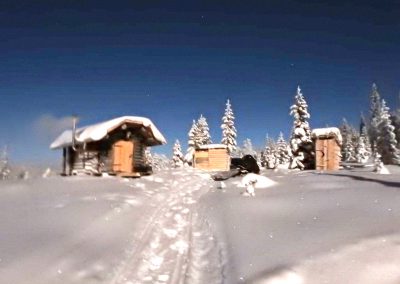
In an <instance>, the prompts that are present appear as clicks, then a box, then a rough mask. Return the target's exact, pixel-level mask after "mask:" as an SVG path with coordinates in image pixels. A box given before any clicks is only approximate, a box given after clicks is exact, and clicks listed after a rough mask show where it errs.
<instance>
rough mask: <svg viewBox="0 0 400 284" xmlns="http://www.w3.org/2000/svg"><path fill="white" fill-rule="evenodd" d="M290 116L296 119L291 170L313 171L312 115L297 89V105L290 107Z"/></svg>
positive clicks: (291, 145) (291, 146) (293, 131)
mask: <svg viewBox="0 0 400 284" xmlns="http://www.w3.org/2000/svg"><path fill="white" fill-rule="evenodd" d="M290 114H291V115H292V116H293V118H294V122H293V130H292V136H291V138H290V148H291V152H292V157H291V162H290V168H292V169H294V168H299V169H301V170H303V169H312V168H314V163H315V162H314V156H315V154H314V150H313V149H314V145H313V141H312V139H311V130H310V126H309V124H308V119H309V118H310V114H309V113H308V105H307V102H306V100H305V99H304V97H303V94H302V93H301V90H300V87H297V93H296V96H295V104H294V105H292V106H291V107H290Z"/></svg>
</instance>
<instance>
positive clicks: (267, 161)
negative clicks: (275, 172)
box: [261, 134, 278, 169]
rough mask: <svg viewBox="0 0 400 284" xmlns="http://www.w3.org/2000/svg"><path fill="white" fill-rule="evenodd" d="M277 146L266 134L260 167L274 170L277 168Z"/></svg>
mask: <svg viewBox="0 0 400 284" xmlns="http://www.w3.org/2000/svg"><path fill="white" fill-rule="evenodd" d="M276 148H277V145H276V143H275V141H274V139H272V138H270V137H269V136H268V134H267V136H266V137H265V147H264V150H263V152H262V159H261V165H262V166H263V167H265V168H267V169H275V168H276V167H277V166H278V159H277V149H276Z"/></svg>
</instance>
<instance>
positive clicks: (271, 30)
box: [0, 0, 400, 161]
mask: <svg viewBox="0 0 400 284" xmlns="http://www.w3.org/2000/svg"><path fill="white" fill-rule="evenodd" d="M7 2H9V3H7ZM144 2H146V3H147V2H148V3H151V4H143V3H144ZM216 2H218V4H217V3H216ZM396 3H399V2H398V1H384V0H383V1H369V0H363V1H312V0H311V1H288V0H279V1H254V2H253V1H180V2H174V1H101V0H96V1H62V0H58V1H18V0H15V1H1V2H0V96H1V101H0V133H1V134H0V145H4V144H8V145H9V149H10V159H11V160H15V161H32V160H34V161H47V160H56V159H59V157H60V155H61V154H60V153H59V151H56V152H54V151H50V150H49V149H48V145H49V143H50V142H51V140H52V139H53V138H55V136H56V135H57V134H59V132H60V131H61V130H62V128H65V127H67V126H68V125H69V120H67V119H66V117H68V116H70V115H72V114H76V115H78V116H79V117H80V125H81V126H83V125H86V124H92V123H96V122H99V121H102V120H107V119H111V118H114V117H117V116H121V115H138V116H146V117H149V118H151V119H152V120H153V122H154V123H155V124H156V125H157V127H158V128H159V129H160V131H161V132H162V133H163V134H164V135H165V136H166V138H167V140H168V141H169V144H168V145H167V146H162V147H156V148H154V149H153V150H154V151H158V152H163V153H166V154H170V153H171V149H172V145H173V142H174V140H175V139H179V140H181V143H182V144H183V148H184V149H185V148H186V142H187V132H188V130H189V128H190V126H191V122H192V120H193V119H197V118H198V117H199V116H200V114H203V115H204V116H205V117H206V118H207V120H208V123H209V126H210V128H211V135H212V138H213V142H220V139H221V130H220V124H221V116H222V115H223V111H224V107H225V101H226V99H227V98H230V99H231V102H232V105H233V110H234V112H235V115H236V127H237V129H238V134H239V137H238V142H239V144H241V143H242V141H243V140H244V139H245V138H251V139H252V141H253V144H255V145H256V146H260V147H261V146H262V145H263V144H264V139H265V135H266V133H269V135H270V136H272V137H276V136H277V135H278V133H279V131H283V133H284V134H285V137H286V138H287V137H288V135H289V134H290V130H291V127H292V119H291V117H290V116H289V115H288V113H289V107H290V105H291V104H292V102H293V97H294V95H295V91H296V88H297V85H298V84H300V86H301V88H302V90H303V94H304V96H305V98H306V100H307V101H308V103H309V109H310V112H311V121H310V124H311V127H313V128H316V127H324V126H338V125H340V123H341V120H342V118H343V117H346V118H347V119H348V120H349V121H350V122H352V123H353V124H357V123H358V121H359V115H360V112H361V111H364V112H367V111H368V96H369V92H370V89H371V85H372V83H373V82H376V84H377V85H378V88H379V90H380V93H381V95H382V97H383V98H385V99H386V100H387V101H388V104H389V107H391V108H392V109H394V108H397V107H399V99H398V95H399V91H400V52H399V51H400V5H399V4H396Z"/></svg>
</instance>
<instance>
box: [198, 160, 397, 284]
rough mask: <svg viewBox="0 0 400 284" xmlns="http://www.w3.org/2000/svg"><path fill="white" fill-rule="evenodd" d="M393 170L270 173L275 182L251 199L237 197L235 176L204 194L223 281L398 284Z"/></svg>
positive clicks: (204, 203) (203, 204) (205, 208)
mask: <svg viewBox="0 0 400 284" xmlns="http://www.w3.org/2000/svg"><path fill="white" fill-rule="evenodd" d="M390 170H391V171H392V172H397V174H392V175H377V174H373V173H371V172H370V171H371V169H364V170H362V171H361V170H359V171H357V170H354V171H339V172H334V173H318V172H315V171H309V172H292V173H284V172H273V171H269V172H267V175H268V176H269V177H270V178H271V179H272V180H274V181H276V182H277V184H276V185H273V186H272V187H269V188H265V189H261V188H260V189H257V188H256V197H243V196H241V195H240V192H241V191H243V189H242V188H238V187H237V186H236V184H238V183H239V181H240V178H235V179H231V180H229V181H227V182H226V188H225V189H222V190H221V189H215V190H213V191H212V192H210V193H208V194H206V195H205V196H203V197H202V198H201V202H200V204H201V205H202V214H204V215H205V216H206V218H207V219H209V220H210V223H212V224H213V231H215V232H217V237H218V239H219V240H221V241H222V245H223V247H224V251H225V252H226V255H225V258H226V260H225V261H226V266H225V268H224V275H225V279H226V283H268V284H278V283H285V284H286V283H288V284H300V283H316V284H320V283H343V284H345V283H371V284H372V283H393V284H394V283H400V207H399V204H400V175H399V168H398V167H393V168H390Z"/></svg>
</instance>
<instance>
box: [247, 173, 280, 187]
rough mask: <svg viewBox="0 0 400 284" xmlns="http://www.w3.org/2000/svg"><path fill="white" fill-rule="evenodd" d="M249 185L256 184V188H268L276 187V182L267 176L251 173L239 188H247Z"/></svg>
mask: <svg viewBox="0 0 400 284" xmlns="http://www.w3.org/2000/svg"><path fill="white" fill-rule="evenodd" d="M249 184H254V187H255V188H267V187H271V186H273V185H275V184H276V182H275V181H273V180H272V179H269V178H267V177H265V176H260V175H257V174H253V173H249V174H247V175H245V176H244V177H243V178H242V181H241V182H240V183H239V187H247V186H248V185H249Z"/></svg>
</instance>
